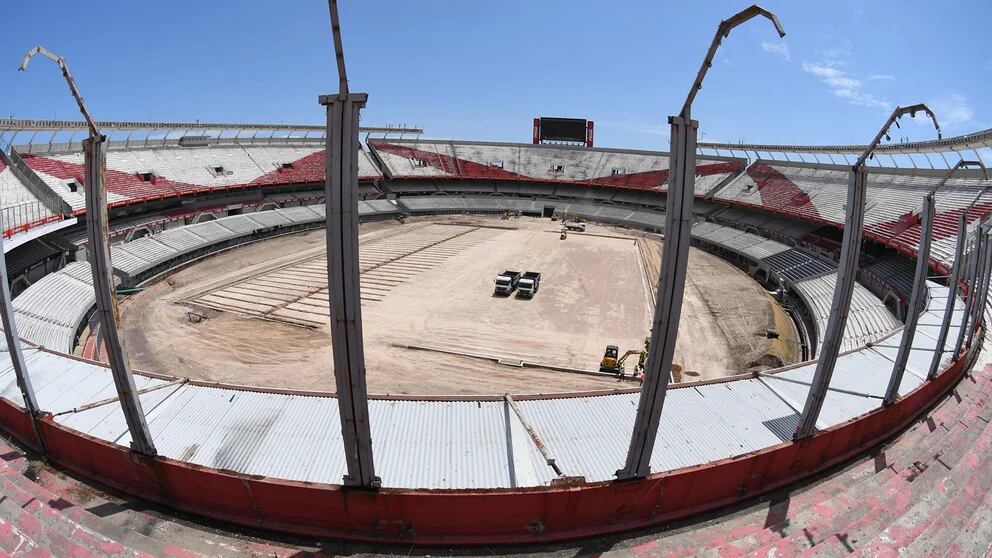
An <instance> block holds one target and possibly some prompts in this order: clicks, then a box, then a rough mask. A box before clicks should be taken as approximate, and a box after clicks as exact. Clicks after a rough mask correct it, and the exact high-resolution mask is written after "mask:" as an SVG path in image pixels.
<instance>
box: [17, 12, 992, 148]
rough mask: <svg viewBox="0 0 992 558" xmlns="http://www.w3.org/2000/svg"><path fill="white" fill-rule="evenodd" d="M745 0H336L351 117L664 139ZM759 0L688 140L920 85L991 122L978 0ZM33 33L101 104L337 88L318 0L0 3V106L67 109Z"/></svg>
mask: <svg viewBox="0 0 992 558" xmlns="http://www.w3.org/2000/svg"><path fill="white" fill-rule="evenodd" d="M747 5H748V4H747V3H746V2H736V1H735V2H731V1H707V2H659V1H650V0H645V1H641V0H638V1H624V2H612V3H610V2H592V1H586V0H567V1H566V0H541V1H534V0H530V1H518V0H504V1H502V2H485V3H483V2H478V1H469V0H421V1H417V2H412V1H409V0H403V1H400V0H395V1H379V0H341V10H342V27H343V30H344V40H345V53H346V56H347V62H348V71H349V77H350V83H351V88H352V90H353V91H366V92H368V93H369V104H368V107H367V109H366V110H365V111H364V112H363V123H365V124H369V125H374V124H387V123H391V124H416V125H419V126H422V127H423V128H424V129H425V131H426V135H427V136H428V137H438V138H458V139H481V140H495V141H520V142H526V141H529V139H530V134H531V129H530V127H531V120H532V118H533V117H534V116H538V115H546V116H569V117H582V118H590V119H593V120H595V121H596V143H597V145H602V146H615V147H632V148H644V149H667V147H668V138H667V125H666V124H665V123H666V121H667V120H666V118H667V116H668V115H670V114H675V113H676V112H678V110H679V108H680V107H681V104H682V101H683V100H684V98H685V95H686V92H687V89H688V87H689V85H690V84H691V82H692V79H693V77H694V76H695V73H696V71H697V70H698V67H699V64H700V63H701V61H702V58H703V56H704V54H705V50H706V48H707V46H708V44H709V41H710V40H711V38H712V36H713V33H714V31H715V30H716V26H717V24H718V23H719V21H720V19H722V18H725V17H729V16H730V15H732V14H733V13H735V12H737V11H739V10H740V9H743V8H744V7H746V6H747ZM764 6H765V7H766V8H768V9H771V10H773V11H775V12H776V13H777V14H778V16H779V18H780V19H781V21H782V24H783V26H784V27H785V29H786V32H787V33H788V35H787V36H786V37H785V39H784V40H779V39H778V36H777V35H776V34H775V32H774V29H773V28H772V26H771V24H770V22H767V21H765V20H758V19H755V20H752V21H751V22H748V23H747V24H745V25H743V26H741V27H738V28H737V29H736V30H735V31H734V32H733V33H732V34H731V36H730V37H729V38H728V39H727V40H725V41H724V44H723V46H721V48H720V51H719V53H718V55H717V59H716V62H715V63H714V66H713V68H712V69H711V70H710V73H709V75H708V76H707V79H706V82H705V84H704V87H703V90H702V91H701V92H700V94H699V97H698V98H697V101H696V103H695V105H694V112H693V115H694V117H695V118H696V119H698V120H700V122H701V126H700V130H701V132H702V133H703V134H704V135H703V137H702V141H732V142H736V141H740V140H743V141H746V142H763V143H814V144H816V143H819V144H825V143H851V142H857V143H862V142H864V141H867V140H868V139H870V137H871V136H872V135H873V134H874V132H875V131H876V130H877V129H878V127H879V126H880V125H881V123H882V122H883V121H884V119H885V117H886V116H887V115H888V113H889V112H890V111H891V109H892V107H894V106H895V105H898V104H903V105H905V104H912V103H916V102H919V101H925V102H927V103H929V104H930V105H931V107H933V108H934V109H935V110H936V111H937V115H938V117H939V118H940V119H941V120H942V124H943V125H944V128H945V135H958V134H962V133H968V132H973V131H976V130H980V129H985V128H989V127H992V93H990V91H989V84H990V83H992V34H990V33H989V32H988V29H987V27H986V25H987V22H988V21H989V19H990V17H989V16H990V15H992V14H990V12H992V4H990V3H989V2H988V0H974V1H952V0H949V1H943V2H922V1H874V2H859V1H846V0H837V1H831V2H808V1H803V2H800V1H792V2H787V1H768V2H767V3H765V4H764ZM87 43H90V46H87ZM36 44H42V45H45V46H46V47H48V48H50V49H51V50H54V51H55V52H58V53H59V54H61V55H63V56H65V57H66V59H67V61H68V62H69V65H70V69H71V70H72V72H73V73H74V74H75V76H76V79H77V81H78V84H79V87H80V88H81V90H82V92H83V95H84V97H85V98H86V100H87V102H88V104H89V106H90V109H91V111H92V113H93V114H94V116H95V118H98V119H106V120H110V119H119V120H149V119H150V120H161V121H190V120H197V119H199V120H201V121H233V122H248V121H254V122H277V123H278V122H285V123H320V122H321V121H322V113H321V109H320V107H319V106H318V104H317V101H316V99H317V96H318V95H319V94H321V93H329V92H333V91H334V90H335V89H336V87H337V86H336V83H337V76H336V72H335V69H334V67H333V55H332V47H331V42H330V24H329V19H328V15H327V5H326V3H325V2H322V1H319V0H282V1H275V0H273V1H269V2H262V1H253V0H252V1H249V0H240V1H233V0H211V1H204V0H195V1H194V0H170V1H169V2H155V3H152V2H135V1H130V2H124V1H102V2H70V1H62V2H55V1H44V0H35V1H31V2H27V1H12V2H8V3H6V5H5V6H4V17H3V19H2V20H0V113H2V115H3V116H7V115H12V116H14V117H15V118H53V117H56V118H78V112H77V111H76V109H75V106H74V104H73V103H72V100H71V98H70V96H69V94H68V90H67V89H66V87H65V84H64V82H63V81H62V79H61V75H60V74H59V72H58V70H57V68H56V67H55V65H54V64H51V63H50V62H49V61H47V60H42V59H35V60H34V61H33V62H32V65H31V67H30V69H29V71H28V72H27V73H19V72H17V71H16V68H17V65H18V64H19V63H20V59H21V57H22V56H23V54H24V52H26V51H27V50H28V49H29V48H31V47H33V46H34V45H36ZM899 133H900V135H905V136H907V137H910V138H912V139H929V138H931V137H933V133H932V129H930V128H927V127H923V126H907V127H904V128H903V130H902V131H900V132H899Z"/></svg>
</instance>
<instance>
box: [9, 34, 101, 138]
mask: <svg viewBox="0 0 992 558" xmlns="http://www.w3.org/2000/svg"><path fill="white" fill-rule="evenodd" d="M35 54H40V55H42V56H45V57H47V58H50V59H51V60H53V61H54V62H55V63H56V64H58V65H59V69H61V70H62V76H63V77H65V81H66V83H68V84H69V91H71V92H72V97H73V98H74V99H76V104H77V105H79V112H81V113H83V119H84V120H86V125H87V126H89V129H90V136H91V137H95V136H98V135H100V131H99V130H98V129H97V127H96V124H95V123H94V122H93V118H91V117H90V111H89V110H87V109H86V104H85V103H83V97H82V96H81V95H80V94H79V90H78V89H76V80H74V79H72V74H70V73H69V66H67V65H66V63H65V59H64V58H62V57H61V56H59V55H57V54H55V53H54V52H52V51H50V50H48V49H47V48H45V47H43V46H41V45H38V46H36V47H34V48H33V49H31V50H29V51H28V53H27V54H25V55H24V60H22V61H21V66H20V67H19V68H18V71H21V72H23V71H24V70H27V69H28V62H30V61H31V58H32V57H33V56H34V55H35Z"/></svg>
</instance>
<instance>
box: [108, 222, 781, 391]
mask: <svg viewBox="0 0 992 558" xmlns="http://www.w3.org/2000/svg"><path fill="white" fill-rule="evenodd" d="M559 226H560V223H558V222H552V221H550V220H549V219H537V218H519V219H510V220H501V219H499V218H496V217H468V216H452V217H432V218H419V219H408V220H407V221H406V223H404V224H401V223H398V222H394V221H388V222H374V223H367V224H363V225H362V226H361V229H360V251H361V265H360V269H361V277H362V279H361V282H362V285H361V286H362V314H363V315H362V319H363V332H364V341H365V359H366V367H367V371H368V384H369V391H370V392H371V393H377V394H416V395H427V394H434V395H437V394H488V395H492V394H502V393H506V392H510V393H552V392H566V391H582V390H595V389H612V388H617V387H634V386H636V385H637V384H636V383H631V382H629V381H628V382H619V381H618V380H617V379H615V378H613V377H605V376H598V375H596V372H597V371H598V364H599V360H600V359H601V358H602V356H603V350H604V348H605V347H606V345H608V344H614V345H618V346H619V347H620V350H621V351H625V350H627V349H641V348H642V347H643V343H644V339H645V337H646V336H648V335H649V334H650V322H651V317H652V314H653V304H654V296H655V295H654V289H655V287H656V283H657V277H658V270H659V266H660V250H661V242H660V239H659V238H658V237H657V236H656V235H647V234H644V233H639V232H633V231H628V230H624V229H617V228H613V227H606V226H598V225H590V226H589V227H588V229H587V231H586V233H570V234H569V235H568V238H567V239H566V240H560V239H559V232H558V229H559ZM324 238H325V236H324V231H323V230H316V231H311V232H306V233H300V234H293V235H288V236H283V237H279V238H275V239H270V240H266V241H262V242H256V243H253V244H249V245H246V246H242V247H240V248H237V249H234V250H229V251H226V252H223V253H220V254H217V255H214V256H211V257H208V258H205V259H204V260H202V261H200V262H198V263H196V264H195V265H192V266H189V267H186V268H184V269H182V270H179V271H177V272H176V273H174V274H172V275H170V276H169V277H167V278H166V279H165V280H161V281H158V282H156V283H154V284H152V285H150V286H149V287H148V288H147V289H145V290H144V291H142V292H140V293H138V294H136V295H134V296H131V297H129V298H128V299H127V300H126V301H125V302H124V303H123V304H122V306H121V311H122V319H123V330H124V332H125V342H126V346H127V348H128V351H129V353H130V356H131V360H132V365H133V366H134V367H135V368H136V369H138V370H146V371H151V372H159V373H165V374H171V375H176V376H185V377H190V378H195V379H202V380H208V381H216V382H223V383H232V384H245V385H254V386H265V387H270V388H283V389H305V390H320V391H333V389H334V387H333V386H334V380H333V375H332V367H331V362H332V361H331V350H330V338H329V328H328V326H327V322H328V306H327V305H328V297H327V283H326V260H325V259H324ZM504 269H512V270H519V271H528V270H529V271H539V272H541V274H542V279H541V286H540V291H539V292H538V294H537V296H535V297H534V298H533V299H523V298H518V297H516V296H510V297H502V296H495V295H494V294H493V280H494V277H495V275H496V274H497V273H499V272H501V271H503V270H504ZM681 321H682V323H681V327H680V331H679V341H678V346H677V349H676V358H675V360H676V362H677V363H679V364H681V365H682V367H683V370H684V371H685V374H684V375H683V378H682V379H683V380H684V381H692V380H702V379H710V378H717V377H722V376H727V375H731V374H735V373H740V372H742V371H744V370H746V369H747V368H749V367H751V366H753V365H755V364H756V363H768V362H771V361H775V360H778V359H781V360H784V361H786V362H788V361H790V360H792V359H794V358H795V355H794V351H793V350H791V349H790V348H788V347H781V346H778V344H777V342H772V341H769V340H767V339H766V338H765V337H764V335H763V333H764V331H765V329H767V328H770V327H775V328H778V329H779V330H780V331H782V333H783V337H789V338H794V337H795V332H794V331H793V330H790V331H785V330H783V328H791V327H792V326H791V321H790V320H789V319H788V317H787V316H786V315H785V314H784V313H783V312H782V310H781V309H780V308H779V306H778V305H777V304H776V303H775V302H774V300H772V299H771V297H770V296H769V295H768V294H767V293H766V292H765V291H764V290H763V289H762V288H761V286H760V285H758V284H757V283H756V282H754V281H753V280H752V279H751V278H749V277H748V276H747V275H746V274H745V273H743V272H742V271H740V270H739V269H737V268H736V267H734V266H733V265H731V264H729V263H727V262H725V261H723V260H721V259H719V258H718V257H716V256H713V255H711V254H708V253H706V252H703V251H700V250H696V249H693V250H692V251H691V253H690V257H689V279H688V281H687V285H686V293H685V303H684V307H683V313H682V320H681ZM773 343H776V344H773ZM769 353H771V354H773V355H775V356H774V357H768V356H766V355H768V354H769ZM635 361H636V357H631V359H630V361H629V362H628V366H627V370H628V371H633V364H634V362H635ZM523 363H526V364H528V366H521V364H523ZM580 371H587V372H591V374H583V373H579V372H580Z"/></svg>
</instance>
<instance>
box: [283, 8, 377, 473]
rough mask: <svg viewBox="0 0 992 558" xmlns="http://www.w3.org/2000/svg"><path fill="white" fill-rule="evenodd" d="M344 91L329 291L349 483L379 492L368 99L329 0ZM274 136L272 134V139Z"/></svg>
mask: <svg viewBox="0 0 992 558" xmlns="http://www.w3.org/2000/svg"><path fill="white" fill-rule="evenodd" d="M328 9H329V10H330V12H331V32H332V33H333V35H334V54H335V57H336V58H337V61H338V77H339V84H340V87H341V89H340V91H339V92H338V93H337V94H336V95H322V96H321V97H320V103H321V104H322V105H324V106H325V107H326V109H327V138H326V151H327V157H326V159H327V162H326V169H325V175H326V178H325V180H326V182H325V190H324V193H325V203H326V204H327V227H326V231H327V290H328V298H329V301H330V325H331V353H332V355H333V358H334V382H335V386H336V388H337V404H338V414H339V418H340V423H341V437H342V444H343V445H344V452H345V463H346V465H347V467H348V473H347V474H346V475H345V477H344V484H346V485H349V486H355V487H361V488H367V489H373V488H377V487H378V486H379V484H380V482H379V477H378V476H376V474H375V464H374V460H373V455H372V432H371V425H370V421H369V401H368V389H367V385H366V377H365V345H364V341H363V338H362V305H361V287H360V284H361V278H360V276H359V265H358V258H359V253H358V252H359V247H358V198H359V194H358V149H359V137H358V120H359V118H358V116H359V111H360V110H361V109H362V107H364V106H365V102H366V101H367V99H368V95H367V94H365V93H349V92H348V80H347V76H346V75H345V68H344V51H343V49H342V46H341V28H340V25H339V22H338V10H337V1H336V0H328ZM270 137H271V136H270Z"/></svg>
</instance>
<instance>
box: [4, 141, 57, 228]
mask: <svg viewBox="0 0 992 558" xmlns="http://www.w3.org/2000/svg"><path fill="white" fill-rule="evenodd" d="M0 207H2V208H3V226H4V228H5V229H11V228H14V227H17V226H20V225H27V224H29V223H35V222H37V221H40V220H42V219H45V218H46V217H51V216H52V212H51V210H49V209H48V208H47V207H45V205H44V204H43V203H42V202H41V200H39V199H38V198H37V197H36V196H35V195H34V194H33V193H32V192H31V190H29V189H28V188H27V186H25V185H24V183H23V182H21V180H20V179H19V178H17V176H16V175H15V174H14V171H13V170H12V169H11V168H10V167H8V166H7V165H6V164H5V163H4V161H3V159H2V158H0Z"/></svg>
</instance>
